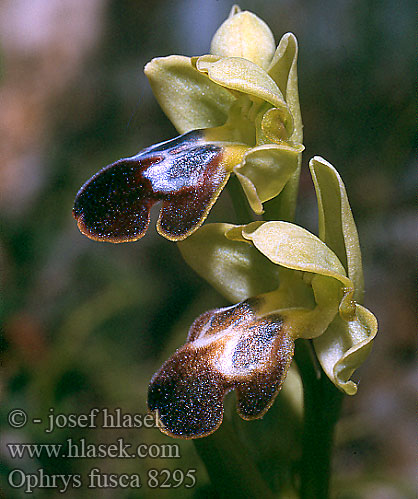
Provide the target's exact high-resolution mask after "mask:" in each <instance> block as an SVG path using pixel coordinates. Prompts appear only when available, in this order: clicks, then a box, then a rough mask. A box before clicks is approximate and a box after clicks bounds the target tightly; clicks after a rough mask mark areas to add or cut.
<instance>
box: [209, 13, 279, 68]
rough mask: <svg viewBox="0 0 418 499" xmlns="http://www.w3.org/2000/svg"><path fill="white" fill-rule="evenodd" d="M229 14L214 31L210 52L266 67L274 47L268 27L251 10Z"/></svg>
mask: <svg viewBox="0 0 418 499" xmlns="http://www.w3.org/2000/svg"><path fill="white" fill-rule="evenodd" d="M231 14H232V15H230V17H229V18H228V19H227V20H226V21H225V22H224V23H223V24H221V26H220V27H219V28H218V30H217V31H216V33H215V35H214V37H213V39H212V43H211V46H210V51H211V53H212V54H215V55H220V56H222V57H242V58H243V59H248V60H249V61H252V62H254V63H255V64H257V65H258V66H261V67H262V68H264V69H265V68H267V66H268V65H269V63H270V61H271V59H272V57H273V54H274V49H275V43H274V37H273V34H272V32H271V30H270V28H269V27H268V26H267V24H266V23H265V22H264V21H262V20H261V19H260V18H259V17H257V16H256V15H255V14H252V13H251V12H248V11H244V12H236V11H235V12H234V11H233V12H231Z"/></svg>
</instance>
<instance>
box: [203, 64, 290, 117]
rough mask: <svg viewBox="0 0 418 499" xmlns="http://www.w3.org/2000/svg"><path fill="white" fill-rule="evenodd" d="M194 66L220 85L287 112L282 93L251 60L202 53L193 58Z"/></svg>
mask: <svg viewBox="0 0 418 499" xmlns="http://www.w3.org/2000/svg"><path fill="white" fill-rule="evenodd" d="M193 62H194V63H195V64H196V68H197V69H198V70H199V71H201V72H202V73H207V75H208V77H209V78H210V79H211V80H212V81H213V82H215V83H217V84H219V85H221V86H222V87H225V88H229V89H231V90H235V91H239V92H242V93H244V94H247V95H250V96H252V97H253V99H254V98H257V99H259V100H260V102H261V101H266V102H269V103H270V104H272V105H273V106H274V107H277V108H279V109H283V110H285V111H286V112H287V113H289V110H288V107H287V105H286V103H285V101H284V99H283V95H282V93H281V92H280V90H279V87H278V86H277V85H276V83H275V82H274V80H273V79H272V78H271V77H270V76H269V75H268V74H267V73H266V71H264V69H262V68H260V66H257V64H254V63H253V62H251V61H248V60H246V59H241V58H239V57H224V58H221V59H218V58H217V57H216V56H213V55H203V56H201V57H198V58H197V59H194V60H193Z"/></svg>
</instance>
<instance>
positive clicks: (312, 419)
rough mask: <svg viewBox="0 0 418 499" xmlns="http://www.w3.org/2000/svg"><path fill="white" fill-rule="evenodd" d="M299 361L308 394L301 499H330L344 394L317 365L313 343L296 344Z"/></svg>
mask: <svg viewBox="0 0 418 499" xmlns="http://www.w3.org/2000/svg"><path fill="white" fill-rule="evenodd" d="M295 360H296V363H297V366H298V369H299V372H300V375H301V378H302V383H303V392H304V429H303V436H302V449H303V450H302V459H301V462H300V473H299V475H300V489H299V494H300V499H317V498H321V499H327V498H328V497H329V485H330V475H331V457H332V447H333V441H334V429H335V424H336V423H337V421H338V417H339V413H340V409H341V403H342V399H343V394H342V392H340V391H339V390H338V389H337V388H336V387H335V386H334V385H333V384H332V383H331V382H330V381H329V379H328V377H327V376H326V375H325V373H324V372H323V371H322V369H321V368H320V367H319V365H318V366H316V365H315V363H316V359H315V354H314V351H313V348H312V345H311V343H310V341H308V340H298V341H296V347H295Z"/></svg>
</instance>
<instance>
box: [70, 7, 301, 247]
mask: <svg viewBox="0 0 418 499" xmlns="http://www.w3.org/2000/svg"><path fill="white" fill-rule="evenodd" d="M296 62H297V42H296V38H295V37H294V35H292V34H290V33H288V34H286V35H284V36H283V38H282V40H281V41H280V44H279V46H278V47H277V49H276V50H275V45H274V38H273V35H272V33H271V31H270V29H269V27H268V26H267V25H266V24H265V23H264V22H263V21H262V20H261V19H259V18H258V17H257V16H255V15H254V14H252V13H250V12H245V11H244V12H241V11H240V9H239V8H238V7H236V6H235V7H233V9H232V11H231V14H230V16H229V18H228V19H227V20H226V21H225V22H224V23H223V24H222V25H221V27H220V28H219V29H218V31H217V32H216V33H215V36H214V38H213V40H212V43H211V54H208V55H203V56H200V57H192V58H189V57H184V56H179V55H172V56H168V57H162V58H157V59H153V60H152V61H151V62H149V63H148V64H147V65H146V67H145V74H146V75H147V77H148V79H149V81H150V84H151V87H152V89H153V91H154V93H155V95H156V97H157V100H158V101H159V103H160V105H161V107H162V109H163V110H164V112H165V113H166V114H167V116H168V117H169V118H170V120H171V121H172V123H173V124H174V126H175V127H176V128H177V130H178V131H179V132H180V133H181V134H182V135H180V136H179V137H177V138H174V139H171V140H167V141H165V142H162V143H160V144H156V145H153V146H150V147H148V148H146V149H143V150H142V151H140V152H139V153H138V154H135V155H134V156H132V157H129V158H124V159H120V160H119V161H116V162H115V163H112V164H111V165H108V166H106V167H105V168H103V169H102V170H100V171H99V172H98V173H97V174H96V175H94V176H93V177H92V178H91V179H90V180H88V181H87V182H86V183H85V184H84V185H83V186H82V188H81V189H80V191H79V192H78V194H77V196H76V199H75V204H74V208H73V215H74V218H75V219H76V220H77V224H78V227H79V229H80V231H81V232H82V233H83V234H85V235H86V236H88V237H90V238H91V239H94V240H98V241H109V242H113V243H119V242H126V241H136V240H138V239H140V238H141V237H143V236H144V234H145V233H146V231H147V229H148V226H149V221H150V209H151V207H152V205H154V204H155V203H157V202H162V208H161V212H160V216H159V219H158V222H157V231H158V232H159V233H160V234H161V235H163V236H164V237H166V238H167V239H169V240H172V241H180V240H183V239H185V238H186V237H188V236H189V235H190V234H192V233H193V232H195V231H196V230H197V229H198V228H199V227H200V226H201V225H202V223H203V222H204V220H205V218H206V217H207V215H208V213H209V211H210V209H211V207H212V206H213V204H214V203H215V201H216V199H217V198H218V196H219V194H220V193H221V191H222V189H223V187H224V186H225V184H226V183H227V181H228V178H229V177H230V175H231V174H232V173H233V174H235V175H236V176H237V178H238V179H239V181H240V183H241V185H242V188H243V190H244V193H245V195H246V197H247V199H248V202H249V204H250V206H251V208H252V209H253V211H254V212H255V213H257V214H261V213H262V212H263V203H264V202H266V201H268V200H270V199H272V198H274V197H275V196H277V195H278V194H279V193H280V192H281V191H282V190H283V189H284V190H285V191H286V189H287V191H289V190H291V189H294V184H295V181H296V180H297V178H298V175H299V168H300V159H301V152H302V150H303V145H302V144H301V142H302V123H301V117H300V110H299V98H298V91H297V74H296ZM287 184H288V185H287Z"/></svg>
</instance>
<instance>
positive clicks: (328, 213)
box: [309, 156, 364, 303]
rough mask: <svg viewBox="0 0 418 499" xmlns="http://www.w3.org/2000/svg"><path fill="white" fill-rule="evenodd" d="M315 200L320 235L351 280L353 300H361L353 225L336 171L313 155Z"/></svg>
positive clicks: (358, 248)
mask: <svg viewBox="0 0 418 499" xmlns="http://www.w3.org/2000/svg"><path fill="white" fill-rule="evenodd" d="M309 168H310V170H311V175H312V179H313V182H314V185H315V190H316V196H317V199H318V225H319V237H320V239H322V240H323V241H324V242H325V243H326V245H327V246H328V247H329V248H331V249H332V251H333V252H334V253H335V254H336V255H337V256H338V258H339V259H340V261H341V262H342V264H343V265H344V267H345V269H346V271H347V275H348V277H349V278H350V280H351V281H352V283H353V287H354V295H353V299H354V300H355V301H356V302H357V303H361V302H362V301H363V293H364V291H363V290H364V280H363V267H362V261H361V251H360V244H359V239H358V234H357V228H356V224H355V222H354V218H353V214H352V212H351V208H350V204H349V202H348V197H347V192H346V190H345V186H344V183H343V181H342V179H341V177H340V175H339V173H338V172H337V170H336V169H335V168H334V167H333V166H332V165H331V164H330V163H328V161H326V160H325V159H323V158H321V157H319V156H315V157H314V158H312V159H311V161H310V162H309Z"/></svg>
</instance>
